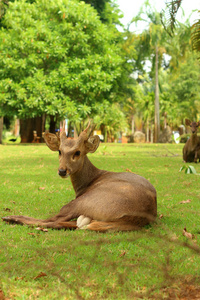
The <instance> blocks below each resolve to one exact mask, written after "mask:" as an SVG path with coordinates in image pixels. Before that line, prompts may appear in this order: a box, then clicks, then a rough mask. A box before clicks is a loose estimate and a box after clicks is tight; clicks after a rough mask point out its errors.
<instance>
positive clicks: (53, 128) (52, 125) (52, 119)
mask: <svg viewBox="0 0 200 300" xmlns="http://www.w3.org/2000/svg"><path fill="white" fill-rule="evenodd" d="M55 131H56V119H55V117H54V116H50V127H49V132H51V133H55Z"/></svg>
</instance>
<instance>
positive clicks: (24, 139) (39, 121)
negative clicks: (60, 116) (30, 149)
mask: <svg viewBox="0 0 200 300" xmlns="http://www.w3.org/2000/svg"><path fill="white" fill-rule="evenodd" d="M43 127H44V116H42V117H36V118H29V119H24V120H20V136H21V143H32V141H33V131H37V136H38V137H40V139H39V142H40V143H41V142H42V132H43V131H44V128H43Z"/></svg>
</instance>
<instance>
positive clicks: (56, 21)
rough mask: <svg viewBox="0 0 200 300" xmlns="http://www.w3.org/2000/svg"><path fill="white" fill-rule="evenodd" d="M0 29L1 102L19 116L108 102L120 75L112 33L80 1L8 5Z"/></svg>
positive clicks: (65, 112)
mask: <svg viewBox="0 0 200 300" xmlns="http://www.w3.org/2000/svg"><path fill="white" fill-rule="evenodd" d="M3 24H4V27H3V28H2V29H1V31H0V40H1V42H0V80H1V81H0V104H1V107H2V112H3V114H7V115H9V114H12V115H13V114H15V115H17V116H18V117H19V118H21V119H27V118H35V117H39V116H40V117H41V118H42V116H43V115H50V116H59V118H60V119H62V118H64V117H65V116H66V115H71V116H72V115H73V114H75V113H76V110H77V105H79V104H83V103H84V104H85V105H88V106H92V104H93V102H94V100H95V101H97V102H98V101H99V102H101V101H103V99H108V100H109V101H113V97H114V93H117V89H118V86H117V84H116V82H117V79H118V78H120V76H121V73H122V59H121V57H120V51H121V50H120V49H119V47H117V43H116V42H115V40H116V36H113V32H111V31H109V30H108V28H107V27H106V26H105V25H103V24H102V23H101V22H100V20H99V17H98V16H97V14H96V12H95V11H94V9H93V8H92V7H90V6H88V5H86V4H84V3H83V2H76V1H72V0H71V1H69V0H62V1H58V0H57V1H52V0H50V1H47V0H44V1H39V0H37V1H36V2H34V3H32V4H30V3H27V2H25V1H23V0H21V1H17V2H14V3H10V5H9V8H8V9H7V12H6V14H5V16H4V19H3Z"/></svg>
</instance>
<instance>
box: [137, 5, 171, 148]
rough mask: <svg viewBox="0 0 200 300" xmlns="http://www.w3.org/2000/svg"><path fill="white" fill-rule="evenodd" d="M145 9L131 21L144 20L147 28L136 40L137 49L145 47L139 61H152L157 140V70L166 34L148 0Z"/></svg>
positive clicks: (156, 134)
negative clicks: (137, 40)
mask: <svg viewBox="0 0 200 300" xmlns="http://www.w3.org/2000/svg"><path fill="white" fill-rule="evenodd" d="M144 7H145V10H143V9H141V10H140V12H139V14H138V15H137V16H136V17H135V18H133V20H132V22H136V23H137V22H139V21H146V22H147V23H148V28H147V29H146V30H144V31H143V32H142V33H141V34H140V39H139V42H138V46H139V51H141V47H142V48H143V49H145V51H144V53H143V54H142V56H141V57H140V62H142V61H144V60H147V59H148V60H149V61H152V68H151V75H153V76H154V78H155V81H154V82H155V103H154V108H155V110H154V130H155V132H154V139H155V142H157V141H158V137H159V132H160V108H159V81H158V78H159V76H158V71H159V68H160V66H161V62H162V59H163V53H164V52H165V47H164V41H165V37H166V34H165V32H164V30H163V26H162V24H161V20H160V14H159V13H158V12H157V11H156V10H155V9H154V10H153V9H152V8H151V6H150V3H149V1H148V0H147V1H145V5H144Z"/></svg>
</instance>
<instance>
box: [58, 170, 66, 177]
mask: <svg viewBox="0 0 200 300" xmlns="http://www.w3.org/2000/svg"><path fill="white" fill-rule="evenodd" d="M58 175H59V176H61V177H65V176H66V175H67V171H66V170H63V169H59V170H58Z"/></svg>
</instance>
